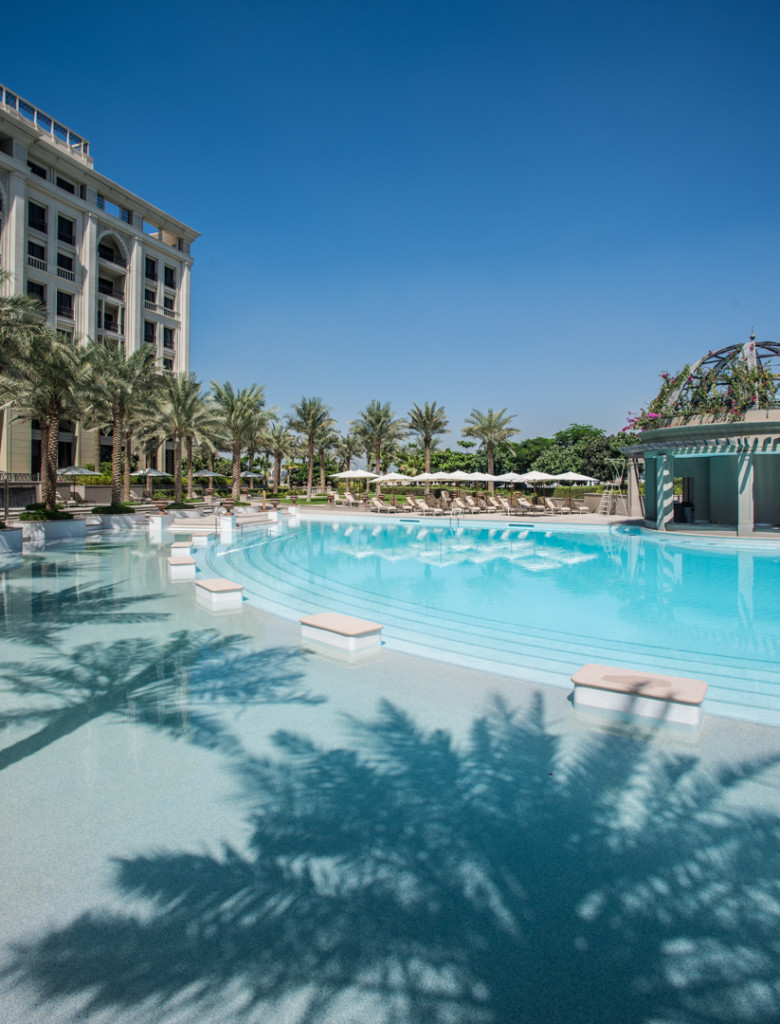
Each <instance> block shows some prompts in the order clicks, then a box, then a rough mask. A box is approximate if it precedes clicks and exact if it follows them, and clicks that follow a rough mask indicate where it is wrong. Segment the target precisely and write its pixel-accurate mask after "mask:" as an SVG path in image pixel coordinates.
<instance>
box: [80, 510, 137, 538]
mask: <svg viewBox="0 0 780 1024" xmlns="http://www.w3.org/2000/svg"><path fill="white" fill-rule="evenodd" d="M146 521H147V516H146V513H145V512H134V513H132V514H129V515H119V516H115V515H92V516H87V518H86V523H87V526H88V527H92V528H94V529H98V530H109V531H111V532H112V533H126V532H127V531H128V530H132V529H133V527H134V526H143V525H145V524H146Z"/></svg>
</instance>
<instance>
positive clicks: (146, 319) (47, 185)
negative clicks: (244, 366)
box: [0, 85, 198, 473]
mask: <svg viewBox="0 0 780 1024" xmlns="http://www.w3.org/2000/svg"><path fill="white" fill-rule="evenodd" d="M196 238H198V233H197V232H196V231H193V230H192V228H189V227H187V225H185V224H182V223H181V221H178V220H176V219H175V218H173V217H171V216H169V215H168V214H166V213H163V212H162V211H161V210H158V209H157V208H156V207H154V206H152V205H151V204H150V203H147V202H146V201H144V200H143V199H139V198H138V196H135V195H133V193H132V192H128V191H127V190H126V189H124V188H122V187H121V186H120V185H117V184H115V183H114V182H113V181H110V180H109V179H108V178H105V177H103V176H102V175H101V174H98V173H97V172H96V171H95V170H94V169H93V161H92V157H91V156H90V154H89V143H88V142H87V140H86V139H84V138H83V137H81V136H78V135H76V134H75V133H74V132H72V131H71V130H70V129H68V128H66V127H65V126H64V125H62V124H60V123H59V122H57V121H56V120H55V119H54V118H52V117H50V116H49V115H48V114H45V113H44V112H43V111H41V110H39V109H38V108H36V107H34V106H33V105H32V104H30V103H27V102H26V101H25V100H23V99H22V98H21V97H19V96H18V95H17V94H15V93H13V92H11V91H10V90H9V89H6V88H4V87H3V86H2V85H0V261H1V265H2V267H3V269H4V270H7V271H8V272H9V273H10V275H11V277H10V281H9V282H7V283H6V285H5V286H4V287H5V289H6V292H13V293H21V294H33V295H37V296H38V297H39V298H40V299H41V300H42V301H43V302H44V303H45V304H46V308H47V311H48V322H49V325H50V326H51V327H52V328H55V329H57V330H59V331H67V332H69V333H72V334H73V335H75V337H77V338H80V339H84V340H87V339H98V340H101V339H105V340H109V339H110V340H113V341H115V342H122V343H123V344H124V346H125V351H126V353H127V354H128V355H129V354H130V353H132V352H135V351H136V350H138V349H140V348H143V347H145V346H147V345H149V346H154V351H155V354H156V357H157V361H158V364H159V366H160V367H161V368H162V369H165V370H169V371H171V372H174V373H186V372H188V371H189V360H190V276H191V271H192V257H191V255H190V248H191V245H192V243H193V242H194V241H195V239H196ZM34 433H35V432H31V429H30V426H29V425H28V424H20V423H19V422H18V421H17V422H15V423H14V424H13V430H12V432H11V439H10V444H9V447H8V451H2V452H0V469H1V470H9V471H11V472H18V473H24V472H27V471H29V469H30V458H31V455H30V453H31V449H32V442H34V440H35V438H34ZM80 434H81V431H79V430H77V431H76V435H77V436H76V437H74V436H73V435H69V434H67V433H63V434H62V435H61V440H62V441H63V442H64V443H65V444H69V443H71V442H72V444H71V448H70V456H71V458H72V460H73V461H74V462H78V461H81V462H84V461H94V454H95V442H94V437H93V439H92V440H91V441H90V440H88V439H87V438H86V437H84V438H82V437H81V436H80ZM7 440H8V431H6V437H5V439H4V448H5V445H6V442H7ZM82 447H83V448H84V451H82V450H81V449H82Z"/></svg>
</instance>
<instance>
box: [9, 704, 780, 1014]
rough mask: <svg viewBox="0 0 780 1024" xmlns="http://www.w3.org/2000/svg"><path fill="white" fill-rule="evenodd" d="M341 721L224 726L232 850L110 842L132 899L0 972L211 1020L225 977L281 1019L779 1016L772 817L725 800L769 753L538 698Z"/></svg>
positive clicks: (250, 1009) (67, 992)
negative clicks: (674, 741)
mask: <svg viewBox="0 0 780 1024" xmlns="http://www.w3.org/2000/svg"><path fill="white" fill-rule="evenodd" d="M351 728H352V734H351V735H352V738H351V740H350V742H349V743H348V744H346V745H345V746H344V747H342V748H340V749H325V748H322V747H320V746H318V745H317V744H315V743H313V742H311V741H310V740H308V739H307V738H305V737H302V736H299V735H294V734H290V733H280V734H278V735H277V736H276V746H277V748H278V751H277V752H278V755H279V756H278V757H275V758H273V759H267V760H259V759H254V758H250V757H248V756H247V755H246V754H241V753H240V752H239V751H238V750H237V749H236V748H235V747H233V750H232V752H233V754H234V755H235V756H234V764H235V771H236V773H237V776H238V778H239V780H240V783H241V788H242V793H243V796H244V798H245V800H246V801H247V805H248V808H249V810H248V823H249V825H250V828H251V840H250V842H249V845H248V847H247V848H246V850H238V849H236V848H232V847H227V846H226V847H225V848H224V849H223V850H222V852H221V853H219V854H209V853H192V852H184V851H182V852H180V853H177V852H164V853H149V854H148V855H146V856H140V857H128V858H123V859H118V860H117V861H116V862H115V885H116V890H117V895H118V898H120V899H125V898H126V899H127V900H128V901H137V900H139V899H140V900H143V901H145V902H146V909H145V912H144V913H140V912H137V911H136V910H131V909H130V908H129V907H128V909H127V911H126V912H116V913H106V912H100V913H98V912H95V913H87V914H84V915H83V916H81V917H79V918H78V919H77V920H75V921H73V922H72V923H71V924H70V925H68V926H66V927H62V928H54V929H52V930H51V931H50V932H49V934H47V935H45V936H43V937H41V938H38V939H36V940H33V941H31V942H29V943H26V944H19V945H17V946H16V947H15V950H14V962H13V963H12V964H11V966H10V968H9V969H8V971H7V973H6V974H5V979H4V983H5V984H23V985H25V986H30V987H31V988H32V989H33V991H34V992H35V994H36V996H37V998H38V1000H39V1006H40V1008H41V1010H42V1011H43V1010H45V1007H46V1003H47V1001H49V1000H58V999H65V998H68V997H78V998H79V1001H80V1005H82V1007H83V1009H82V1011H81V1012H82V1017H81V1018H80V1019H84V1020H86V1019H87V1016H86V1015H87V1014H90V1013H94V1014H96V1015H99V1016H100V1017H101V1019H102V1016H103V1015H105V1014H108V1013H111V1014H116V1015H117V1016H118V1017H121V1018H122V1019H129V1017H130V1015H131V1014H133V1013H136V1012H143V1013H145V1014H147V1015H148V1014H149V1013H150V1012H151V1009H152V1008H154V1010H155V1012H154V1019H155V1020H158V1021H164V1020H165V1019H166V1016H167V1014H168V1012H169V1010H170V1013H171V1014H172V1015H174V1016H175V1014H176V1013H185V1015H187V1014H189V1016H188V1019H200V1020H216V1019H228V1013H227V1012H223V1013H222V1014H220V1013H219V1012H218V1008H219V1007H220V1005H221V1004H220V999H222V998H223V997H224V998H225V999H227V996H226V995H225V994H230V1000H233V1001H234V1002H230V1001H227V1002H225V1003H224V1007H223V1009H224V1008H226V1007H227V1006H228V1005H236V1004H238V1005H240V1007H241V1009H242V1012H240V1013H239V1012H238V1011H236V1013H235V1015H234V1016H232V1017H230V1018H229V1019H235V1020H239V1019H242V1014H243V1019H246V1020H249V1019H252V1020H259V1019H267V1020H268V1021H269V1022H270V1021H274V1022H277V1021H281V1020H284V1021H285V1024H286V1022H288V1021H290V1022H292V1021H294V1022H295V1024H320V1022H325V1021H334V1020H350V1021H352V1020H360V1021H365V1022H370V1024H378V1022H382V1024H402V1022H403V1024H444V1022H456V1024H488V1022H489V1024H519V1022H523V1021H528V1022H532V1024H540V1022H544V1024H557V1022H561V1024H564V1022H565V1024H571V1022H575V1021H576V1022H578V1024H651V1022H658V1021H664V1022H674V1024H705V1022H707V1024H709V1022H714V1021H729V1022H732V1024H734V1022H748V1021H750V1022H752V1024H757V1022H764V1024H769V1022H773V1024H774V1022H776V1021H777V1020H778V1019H780V967H779V966H778V965H779V964H780V960H779V959H778V944H777V934H778V925H780V882H779V881H778V879H780V853H779V852H778V851H780V842H779V841H780V820H779V819H778V816H777V815H776V814H775V813H771V812H769V811H766V810H763V811H762V810H758V809H753V810H751V809H750V808H749V806H748V804H747V802H746V801H744V800H741V799H740V797H741V795H742V794H744V793H745V792H746V788H745V787H748V786H749V784H750V783H753V782H760V781H761V780H762V779H763V777H764V773H766V772H767V771H768V770H770V769H772V768H774V767H776V765H777V761H778V759H777V758H776V759H772V760H763V761H752V762H745V763H740V764H736V765H732V766H731V767H729V768H728V769H721V770H719V771H712V770H710V771H707V772H705V771H704V770H703V769H702V768H701V767H700V765H699V764H698V761H697V758H696V757H695V756H694V755H690V754H669V753H665V754H664V753H660V752H659V751H658V750H657V749H655V748H653V747H652V746H651V745H649V744H647V743H645V742H643V741H642V740H641V739H640V738H639V737H632V736H626V735H622V736H614V735H608V734H598V735H596V736H590V737H589V738H587V739H585V740H583V741H582V742H580V743H579V744H578V745H577V746H576V747H572V745H568V746H567V745H566V744H565V743H564V742H563V741H562V740H561V739H560V738H559V737H557V736H556V735H554V734H553V733H551V732H550V731H549V730H548V728H547V726H546V724H545V719H544V708H543V704H542V701H541V699H536V700H535V702H534V704H533V705H532V707H530V708H529V709H527V710H525V711H524V712H523V713H520V712H518V711H517V710H516V709H512V708H510V707H508V706H507V705H505V704H504V703H501V702H494V703H493V704H492V705H491V706H490V707H489V708H488V709H487V710H486V713H485V714H484V716H482V717H481V718H479V719H478V720H475V721H474V722H473V724H472V727H471V732H470V738H469V740H468V742H467V743H465V744H464V745H463V746H462V747H457V746H456V745H455V744H454V743H453V741H452V740H451V738H450V736H449V735H448V734H447V733H446V732H443V731H432V732H426V731H424V730H422V729H420V728H419V727H417V726H416V724H415V722H414V721H413V720H412V719H411V718H410V717H409V716H408V715H407V714H405V713H404V712H402V711H401V710H399V709H398V708H396V707H394V706H393V705H391V704H388V703H383V704H382V705H381V707H380V710H379V713H378V716H377V717H376V719H375V720H373V721H369V722H360V721H353V722H352V723H351ZM293 1000H294V1002H293ZM285 1001H287V1002H285ZM274 1007H276V1008H277V1010H278V1014H274V1013H272V1012H271V1010H272V1009H273V1008H274ZM280 1007H282V1008H285V1007H286V1009H279V1008H280ZM293 1007H294V1009H293ZM266 1012H267V1015H266ZM145 1019H149V1017H148V1016H147V1017H146V1018H145Z"/></svg>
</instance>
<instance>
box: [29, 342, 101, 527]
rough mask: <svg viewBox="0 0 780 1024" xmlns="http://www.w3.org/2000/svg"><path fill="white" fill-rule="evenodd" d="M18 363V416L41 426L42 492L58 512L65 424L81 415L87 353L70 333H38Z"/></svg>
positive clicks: (86, 372) (44, 498)
mask: <svg viewBox="0 0 780 1024" xmlns="http://www.w3.org/2000/svg"><path fill="white" fill-rule="evenodd" d="M13 362H14V375H15V384H14V389H15V400H16V403H17V408H18V411H19V413H20V414H21V415H22V416H23V417H24V418H25V419H31V420H32V419H35V420H38V422H39V423H40V428H41V489H42V492H43V500H44V502H45V504H46V507H47V508H48V509H50V510H52V511H53V510H54V509H55V508H56V504H57V488H56V484H57V445H58V442H59V427H60V420H62V419H79V418H80V416H81V415H82V412H83V407H84V404H85V402H84V387H85V383H86V380H87V376H88V370H87V350H86V349H84V348H83V347H81V346H80V345H79V344H78V342H77V341H75V340H74V339H73V338H71V337H70V336H69V335H67V334H58V335H54V334H52V333H51V332H35V333H34V334H33V335H31V336H30V337H28V338H27V339H26V342H25V344H24V346H23V350H22V353H21V354H20V355H17V356H16V357H14V359H13Z"/></svg>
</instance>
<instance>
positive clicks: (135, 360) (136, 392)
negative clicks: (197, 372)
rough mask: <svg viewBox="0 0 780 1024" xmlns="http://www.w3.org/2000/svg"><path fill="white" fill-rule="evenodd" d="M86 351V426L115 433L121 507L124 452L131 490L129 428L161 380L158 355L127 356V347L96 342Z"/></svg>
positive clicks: (114, 469) (114, 495) (114, 485)
mask: <svg viewBox="0 0 780 1024" xmlns="http://www.w3.org/2000/svg"><path fill="white" fill-rule="evenodd" d="M83 351H84V353H85V356H86V367H87V380H86V385H87V394H88V399H87V407H86V419H85V423H86V425H87V426H92V427H99V428H101V429H102V430H104V431H106V432H107V431H110V432H111V504H112V505H118V504H120V502H121V500H122V490H123V488H122V462H123V460H122V452H123V449H124V450H125V451H124V467H125V490H126V491H127V492H128V493H129V490H130V476H129V474H130V451H129V449H128V448H127V447H126V445H125V441H126V440H127V439H126V437H125V426H126V424H128V422H130V418H131V417H132V416H133V415H134V414H138V413H139V412H140V410H141V408H142V406H144V405H145V404H147V403H148V402H149V398H150V396H151V393H152V389H153V388H154V386H155V381H156V380H158V377H157V373H156V368H155V361H154V352H153V351H151V350H150V349H149V347H148V346H144V348H143V349H139V350H138V351H137V352H133V353H132V354H131V355H129V356H126V355H125V347H124V345H122V344H113V343H110V342H108V343H105V344H103V343H100V342H93V343H92V344H90V345H88V346H87V347H86V348H85V349H84V350H83ZM130 444H131V445H132V436H131V438H130Z"/></svg>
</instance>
